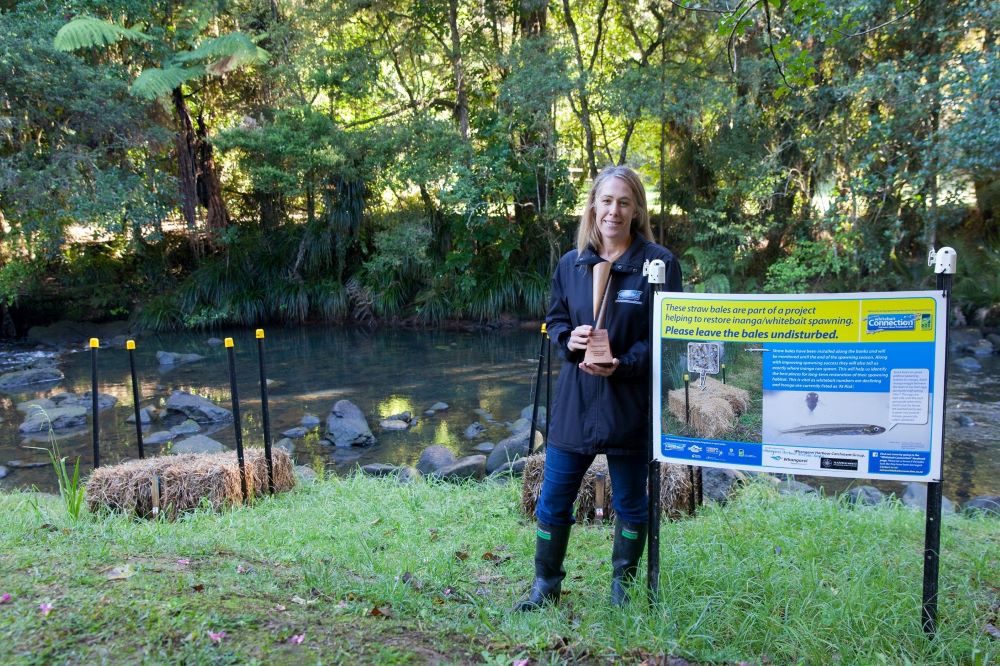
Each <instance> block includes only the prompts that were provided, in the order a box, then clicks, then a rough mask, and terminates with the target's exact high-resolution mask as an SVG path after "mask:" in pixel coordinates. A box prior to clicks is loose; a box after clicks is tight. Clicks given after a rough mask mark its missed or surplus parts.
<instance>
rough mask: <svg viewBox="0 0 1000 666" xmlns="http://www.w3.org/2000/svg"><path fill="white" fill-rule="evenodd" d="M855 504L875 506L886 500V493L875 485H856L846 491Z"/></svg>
mask: <svg viewBox="0 0 1000 666" xmlns="http://www.w3.org/2000/svg"><path fill="white" fill-rule="evenodd" d="M845 494H846V495H847V496H848V497H849V498H850V499H851V503H853V504H860V505H862V506H875V505H877V504H881V503H882V502H883V501H885V493H883V492H882V491H881V490H879V489H878V488H876V487H875V486H854V487H853V488H851V489H849V490H848V491H847V492H846V493H845Z"/></svg>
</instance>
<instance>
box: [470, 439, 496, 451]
mask: <svg viewBox="0 0 1000 666" xmlns="http://www.w3.org/2000/svg"><path fill="white" fill-rule="evenodd" d="M496 446H497V445H496V444H494V443H493V442H483V443H482V444H476V445H475V446H473V447H472V450H473V451H479V452H480V453H489V452H490V451H492V450H493V449H495V448H496Z"/></svg>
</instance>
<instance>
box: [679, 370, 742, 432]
mask: <svg viewBox="0 0 1000 666" xmlns="http://www.w3.org/2000/svg"><path fill="white" fill-rule="evenodd" d="M705 387H706V388H705V390H704V391H702V390H701V389H700V388H698V387H697V386H696V384H695V382H692V384H691V386H690V388H689V389H688V398H689V399H690V401H691V405H690V408H691V409H690V411H691V426H692V427H693V428H694V432H695V434H696V435H697V436H698V437H705V438H708V439H715V438H718V437H721V436H722V435H723V434H724V433H726V432H727V431H729V430H731V429H732V428H733V426H735V425H736V419H738V418H739V416H740V414H742V413H743V412H745V411H746V410H747V409H748V408H749V407H750V393H749V392H748V391H746V390H744V389H741V388H738V387H735V386H731V385H729V384H723V383H722V382H720V381H718V380H715V379H712V378H711V377H708V378H706V382H705ZM667 404H668V408H669V409H670V413H671V414H673V415H674V417H675V418H676V419H677V420H679V421H682V422H683V421H684V420H685V397H684V389H683V388H679V389H674V390H673V391H670V392H669V393H668V394H667Z"/></svg>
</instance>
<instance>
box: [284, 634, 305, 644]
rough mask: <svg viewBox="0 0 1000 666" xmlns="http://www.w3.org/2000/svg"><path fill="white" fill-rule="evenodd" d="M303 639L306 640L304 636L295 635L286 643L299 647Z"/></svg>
mask: <svg viewBox="0 0 1000 666" xmlns="http://www.w3.org/2000/svg"><path fill="white" fill-rule="evenodd" d="M305 639H306V635H305V634H295V635H293V636H292V637H291V638H289V639H288V642H289V643H293V644H294V645H301V644H302V641H304V640H305Z"/></svg>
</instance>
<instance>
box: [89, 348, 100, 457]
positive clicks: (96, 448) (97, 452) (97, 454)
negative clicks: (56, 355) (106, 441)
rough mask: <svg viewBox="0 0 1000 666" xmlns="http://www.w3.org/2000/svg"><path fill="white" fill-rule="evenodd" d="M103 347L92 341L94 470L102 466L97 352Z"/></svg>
mask: <svg viewBox="0 0 1000 666" xmlns="http://www.w3.org/2000/svg"><path fill="white" fill-rule="evenodd" d="M100 346H101V341H100V340H98V339H97V338H91V339H90V405H91V407H90V416H91V429H90V432H91V434H92V435H93V439H94V469H97V468H98V467H100V466H101V445H100V440H101V423H100V420H99V419H98V418H97V413H98V409H97V407H98V394H97V350H98V349H99V348H100Z"/></svg>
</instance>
